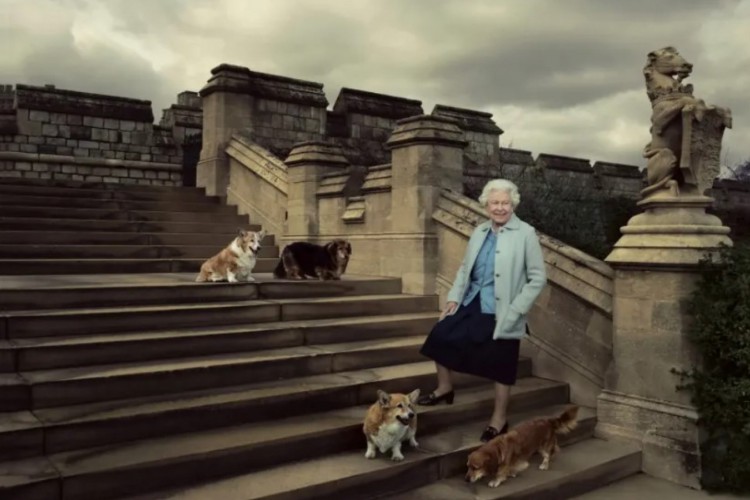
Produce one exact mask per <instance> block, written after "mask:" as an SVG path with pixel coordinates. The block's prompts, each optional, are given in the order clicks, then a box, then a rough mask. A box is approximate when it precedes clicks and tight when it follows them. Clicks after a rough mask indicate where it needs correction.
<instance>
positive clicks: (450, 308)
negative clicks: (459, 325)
mask: <svg viewBox="0 0 750 500" xmlns="http://www.w3.org/2000/svg"><path fill="white" fill-rule="evenodd" d="M457 308H458V302H447V303H446V304H445V308H444V309H443V312H442V313H440V319H439V320H438V321H442V320H443V319H444V318H445V317H446V316H448V315H449V314H453V313H454V312H456V309H457Z"/></svg>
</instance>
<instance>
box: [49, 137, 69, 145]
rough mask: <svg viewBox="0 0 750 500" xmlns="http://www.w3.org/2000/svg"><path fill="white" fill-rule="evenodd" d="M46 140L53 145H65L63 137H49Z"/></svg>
mask: <svg viewBox="0 0 750 500" xmlns="http://www.w3.org/2000/svg"><path fill="white" fill-rule="evenodd" d="M45 142H46V143H47V144H50V145H52V146H65V139H63V138H62V137H47V138H46V139H45Z"/></svg>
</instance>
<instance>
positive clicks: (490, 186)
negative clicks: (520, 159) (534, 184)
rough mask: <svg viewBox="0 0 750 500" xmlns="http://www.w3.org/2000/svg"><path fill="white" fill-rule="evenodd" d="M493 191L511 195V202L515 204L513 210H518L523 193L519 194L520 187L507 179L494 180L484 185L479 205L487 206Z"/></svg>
mask: <svg viewBox="0 0 750 500" xmlns="http://www.w3.org/2000/svg"><path fill="white" fill-rule="evenodd" d="M492 191H505V192H507V193H508V194H509V195H510V202H511V203H513V208H516V207H517V206H518V204H519V203H521V193H519V192H518V186H516V185H515V184H513V183H512V182H510V181H509V180H506V179H492V180H491V181H489V182H488V183H487V184H485V185H484V188H483V189H482V194H480V195H479V203H481V204H482V206H483V207H486V206H487V199H488V198H489V197H490V193H491V192H492Z"/></svg>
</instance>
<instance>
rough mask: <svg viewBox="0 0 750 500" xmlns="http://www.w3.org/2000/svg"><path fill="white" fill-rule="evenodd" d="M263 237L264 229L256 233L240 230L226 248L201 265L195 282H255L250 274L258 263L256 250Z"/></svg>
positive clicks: (264, 234)
mask: <svg viewBox="0 0 750 500" xmlns="http://www.w3.org/2000/svg"><path fill="white" fill-rule="evenodd" d="M265 236H266V230H265V229H261V230H260V231H258V232H255V231H245V230H243V229H240V232H239V234H238V235H237V236H236V237H235V238H234V239H233V240H232V242H231V243H229V245H227V246H226V248H224V249H223V250H221V251H220V252H219V253H217V254H216V255H214V256H213V257H211V258H210V259H208V260H206V262H204V263H203V265H201V270H200V272H199V273H198V276H197V277H196V278H195V281H198V282H203V281H224V280H226V281H228V282H230V283H236V282H237V281H255V279H254V278H253V277H252V276H251V275H250V273H251V272H252V271H253V268H254V267H255V263H256V262H257V261H258V250H259V249H260V243H261V241H262V240H263V238H264V237H265Z"/></svg>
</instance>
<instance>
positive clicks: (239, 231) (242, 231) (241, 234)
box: [237, 228, 247, 238]
mask: <svg viewBox="0 0 750 500" xmlns="http://www.w3.org/2000/svg"><path fill="white" fill-rule="evenodd" d="M237 236H239V237H240V238H244V237H245V236H247V231H245V230H244V229H242V228H239V230H238V231H237Z"/></svg>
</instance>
